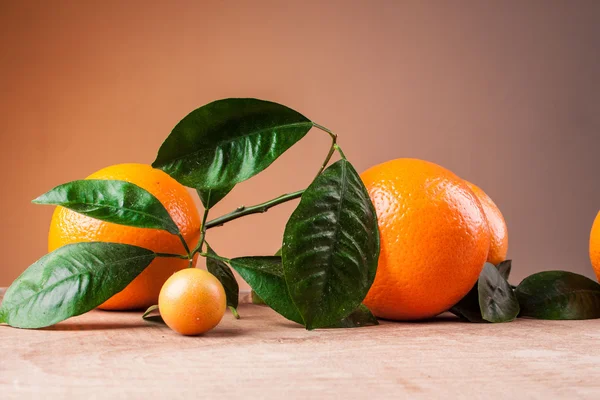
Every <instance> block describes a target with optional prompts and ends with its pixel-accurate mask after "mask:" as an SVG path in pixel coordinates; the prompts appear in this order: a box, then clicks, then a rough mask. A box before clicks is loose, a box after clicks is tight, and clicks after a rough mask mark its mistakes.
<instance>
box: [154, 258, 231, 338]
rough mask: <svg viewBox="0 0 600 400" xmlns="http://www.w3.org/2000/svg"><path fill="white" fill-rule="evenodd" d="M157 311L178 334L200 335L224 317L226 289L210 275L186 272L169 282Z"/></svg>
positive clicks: (199, 271) (199, 272) (173, 277)
mask: <svg viewBox="0 0 600 400" xmlns="http://www.w3.org/2000/svg"><path fill="white" fill-rule="evenodd" d="M158 309H159V311H160V315H161V317H162V318H163V320H164V321H165V323H166V324H167V325H168V326H169V328H171V329H173V330H174V331H175V332H178V333H181V334H182V335H199V334H201V333H205V332H208V331H209V330H211V329H213V328H214V327H215V326H217V325H218V324H219V322H220V321H221V319H222V318H223V315H225V310H226V309H227V299H226V297H225V289H223V285H221V282H219V280H218V279H217V278H215V276H214V275H212V274H211V273H210V272H207V271H204V270H201V269H196V268H187V269H184V270H182V271H179V272H176V273H175V274H173V276H171V277H170V278H169V279H167V281H166V282H165V284H164V286H163V287H162V289H161V291H160V296H159V297H158Z"/></svg>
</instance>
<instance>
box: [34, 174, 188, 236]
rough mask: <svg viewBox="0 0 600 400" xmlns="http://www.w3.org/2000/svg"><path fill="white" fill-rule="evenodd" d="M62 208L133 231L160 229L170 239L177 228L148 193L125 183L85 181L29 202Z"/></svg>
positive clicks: (160, 205) (155, 199)
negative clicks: (167, 234) (133, 227)
mask: <svg viewBox="0 0 600 400" xmlns="http://www.w3.org/2000/svg"><path fill="white" fill-rule="evenodd" d="M33 202H34V203H36V204H53V205H57V206H62V207H66V208H68V209H70V210H73V211H75V212H78V213H80V214H83V215H87V216H88V217H92V218H96V219H100V220H102V221H107V222H112V223H115V224H120V225H127V226H135V227H137V228H152V229H162V230H165V231H167V232H170V233H172V234H174V235H177V234H178V233H179V228H178V227H177V225H176V224H175V222H173V219H172V218H171V216H170V215H169V212H168V211H167V209H166V208H165V207H164V206H163V205H162V203H161V202H160V201H159V200H158V199H157V198H156V197H154V196H153V195H152V194H151V193H149V192H148V191H146V190H145V189H142V188H141V187H139V186H137V185H134V184H133V183H129V182H125V181H113V180H98V179H85V180H79V181H73V182H69V183H65V184H63V185H60V186H57V187H55V188H54V189H52V190H50V191H49V192H46V193H44V194H43V195H41V196H40V197H38V198H37V199H35V200H33Z"/></svg>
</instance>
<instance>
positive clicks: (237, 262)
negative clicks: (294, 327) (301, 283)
mask: <svg viewBox="0 0 600 400" xmlns="http://www.w3.org/2000/svg"><path fill="white" fill-rule="evenodd" d="M231 267H232V268H233V269H235V270H236V271H237V272H238V273H239V274H240V275H241V276H242V278H244V280H245V281H246V282H247V283H248V285H250V287H251V288H252V290H254V291H255V292H256V294H258V296H260V298H261V299H263V301H264V302H265V304H267V305H268V306H269V307H271V308H272V309H273V310H275V311H276V312H277V313H279V314H281V315H282V316H284V317H285V318H287V319H289V320H291V321H294V322H297V323H299V324H303V321H302V317H301V316H300V313H299V312H298V309H297V308H296V306H295V305H294V302H293V301H292V299H291V298H290V295H289V293H288V289H287V285H286V283H285V279H284V278H283V268H282V266H281V257H276V256H267V257H239V258H234V259H232V260H231Z"/></svg>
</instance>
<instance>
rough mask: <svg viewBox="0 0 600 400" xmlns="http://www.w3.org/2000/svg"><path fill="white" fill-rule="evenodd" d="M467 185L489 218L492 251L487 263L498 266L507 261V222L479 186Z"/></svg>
mask: <svg viewBox="0 0 600 400" xmlns="http://www.w3.org/2000/svg"><path fill="white" fill-rule="evenodd" d="M465 183H466V184H467V185H468V186H469V188H471V190H472V191H473V193H475V196H477V198H478V199H479V201H480V202H481V206H482V207H483V211H484V212H485V216H486V218H487V222H488V227H489V228H490V235H491V237H490V251H489V253H488V257H487V261H488V262H490V263H492V264H494V265H498V264H499V263H500V262H502V261H504V260H506V253H507V252H508V229H507V228H506V222H505V221H504V217H503V216H502V213H501V212H500V209H499V208H498V206H497V205H496V203H494V201H493V200H492V199H491V198H490V196H488V195H487V194H486V193H485V192H484V191H483V190H481V189H480V188H479V187H478V186H475V185H474V184H472V183H470V182H467V181H465Z"/></svg>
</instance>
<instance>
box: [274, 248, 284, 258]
mask: <svg viewBox="0 0 600 400" xmlns="http://www.w3.org/2000/svg"><path fill="white" fill-rule="evenodd" d="M282 250H283V248H280V249H279V250H277V253H275V255H276V256H280V257H281V251H282Z"/></svg>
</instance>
